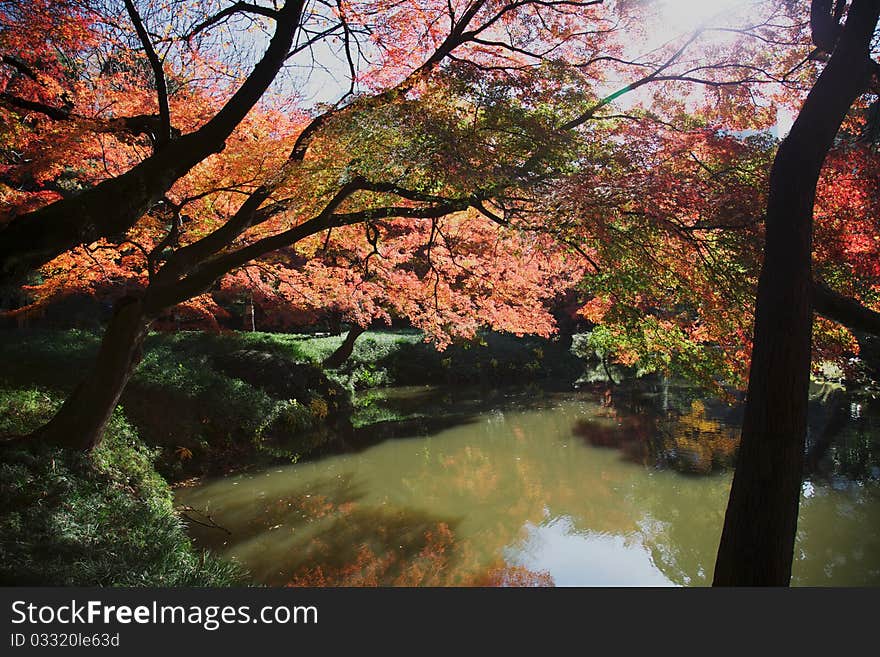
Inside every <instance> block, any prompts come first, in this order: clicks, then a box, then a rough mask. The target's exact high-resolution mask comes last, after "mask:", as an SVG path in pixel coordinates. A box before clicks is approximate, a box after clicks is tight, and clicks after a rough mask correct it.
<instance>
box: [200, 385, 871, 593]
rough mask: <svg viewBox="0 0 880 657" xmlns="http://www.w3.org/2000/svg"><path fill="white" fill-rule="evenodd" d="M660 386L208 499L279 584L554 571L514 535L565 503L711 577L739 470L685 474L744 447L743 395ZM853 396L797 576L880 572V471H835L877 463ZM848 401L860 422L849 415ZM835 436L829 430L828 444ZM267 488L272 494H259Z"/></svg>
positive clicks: (679, 569)
mask: <svg viewBox="0 0 880 657" xmlns="http://www.w3.org/2000/svg"><path fill="white" fill-rule="evenodd" d="M651 393H652V391H651V390H649V394H645V395H639V394H635V393H632V394H630V393H628V392H626V391H621V390H619V389H615V392H614V394H613V395H611V396H610V397H606V398H605V401H604V403H603V402H602V401H601V400H602V396H601V393H600V394H599V395H597V396H595V397H591V396H586V395H581V396H579V397H578V398H576V399H574V400H569V401H567V402H566V403H565V404H564V405H561V406H559V407H558V408H554V409H552V410H550V409H548V410H547V412H533V411H530V412H517V411H513V412H507V410H498V411H495V412H491V413H483V414H478V416H479V418H480V421H479V422H472V423H469V424H467V425H462V427H464V426H466V427H467V428H466V429H464V428H462V429H461V431H459V432H458V433H455V432H454V431H452V432H451V433H447V434H444V435H443V436H440V437H439V438H436V439H431V438H428V439H415V438H414V439H412V440H404V441H399V443H396V444H391V443H386V444H385V445H384V447H380V448H377V449H378V451H374V452H370V455H369V456H368V457H366V458H363V459H361V458H360V457H344V458H343V459H342V460H341V461H340V465H331V466H330V467H329V469H323V466H322V469H320V470H316V471H312V470H308V469H306V470H302V471H301V472H302V473H305V475H304V476H303V475H301V476H300V477H298V478H295V479H294V480H295V481H296V483H295V484H294V485H293V486H290V485H289V484H285V483H284V482H285V481H286V479H285V476H286V475H282V476H281V477H279V478H278V479H279V481H278V483H272V482H274V481H275V480H274V479H267V480H265V481H266V482H267V483H266V484H265V485H264V484H263V481H264V480H263V479H257V478H254V479H253V480H251V485H250V486H249V488H248V491H247V494H245V495H243V494H242V493H244V491H242V490H230V491H229V493H228V496H227V497H223V496H221V495H226V493H222V494H221V493H220V492H219V491H217V492H212V493H210V494H209V495H208V496H207V497H206V498H205V499H213V500H216V502H217V503H218V504H217V508H221V507H223V508H224V509H225V510H226V511H230V512H231V517H228V516H227V515H224V516H223V517H219V516H218V518H217V519H218V522H219V523H220V524H222V525H223V526H224V527H227V528H228V529H229V530H230V531H232V532H233V535H232V536H231V537H226V536H225V535H223V533H222V532H218V531H217V530H214V531H213V535H214V540H215V541H220V543H221V544H222V545H224V546H226V547H229V548H230V549H232V548H235V549H233V552H235V553H237V554H238V555H240V556H241V557H242V558H243V560H244V561H245V563H246V566H248V567H249V568H250V569H251V570H252V572H253V573H254V577H255V579H256V580H257V581H260V582H262V583H266V584H294V585H321V586H334V585H340V586H368V585H405V586H426V585H427V586H441V585H443V586H445V585H478V586H525V585H548V584H551V583H552V580H551V578H550V575H549V574H547V573H541V572H533V571H530V570H527V569H525V568H522V567H519V566H514V565H511V564H510V563H507V562H506V561H505V559H504V556H505V555H507V556H508V557H509V560H510V561H511V562H516V563H520V564H522V563H526V564H527V565H528V564H529V563H534V562H529V561H527V560H522V559H518V558H517V557H514V556H511V555H516V554H523V553H518V552H517V550H518V548H519V546H524V545H526V544H527V539H528V537H529V530H528V527H532V528H533V529H534V528H536V527H541V526H543V525H546V524H547V523H552V522H554V521H555V520H556V519H558V518H567V519H570V533H571V534H572V535H574V536H576V535H579V534H583V535H584V536H588V535H600V536H601V535H605V536H615V537H620V538H622V539H623V541H624V544H625V545H633V546H640V547H643V548H644V550H646V551H647V553H648V554H649V555H650V559H651V561H652V562H653V564H654V566H656V568H658V569H659V570H660V571H662V573H663V574H664V575H665V576H666V577H667V578H668V579H670V580H671V581H673V582H676V583H679V584H683V585H700V584H708V580H709V578H710V576H711V575H710V574H711V571H712V565H713V562H714V558H715V552H716V550H717V544H718V537H719V534H720V528H721V524H722V516H723V513H724V502H725V500H726V497H727V491H728V487H729V477H726V476H700V477H692V476H688V477H682V476H680V473H687V474H694V473H699V474H701V475H708V474H709V473H712V472H716V471H718V470H720V469H722V468H724V467H725V466H726V465H728V464H730V463H731V462H732V458H733V454H734V452H735V448H736V436H737V433H736V432H737V426H738V425H737V422H736V421H735V416H734V415H733V414H735V413H736V409H733V410H731V409H730V408H729V407H722V406H720V405H718V404H714V403H713V402H706V403H702V402H700V401H699V400H697V399H696V398H695V397H693V396H691V397H690V398H689V397H687V396H682V397H673V395H671V394H670V395H664V394H663V391H662V389H661V392H660V393H656V391H654V393H655V394H651ZM841 399H842V405H841V406H840V408H842V409H843V410H844V411H845V413H843V415H840V413H838V411H839V408H838V407H837V406H835V405H834V404H833V403H831V402H834V399H833V398H829V399H828V401H829V404H826V405H824V406H821V407H819V408H818V410H817V411H816V414H815V417H813V418H812V422H811V441H812V442H811V443H810V447H811V448H814V449H815V451H814V453H815V454H818V455H819V456H820V458H819V459H818V462H819V463H820V464H821V463H825V462H828V463H830V464H831V470H830V472H837V473H839V476H837V478H836V479H835V478H834V477H831V478H830V479H829V480H823V481H821V482H820V481H819V480H818V479H816V478H815V477H813V478H812V479H811V480H812V481H814V483H815V492H814V493H813V495H812V497H810V498H809V499H806V500H805V502H804V507H803V509H804V510H805V513H806V515H802V521H801V524H800V531H799V536H798V550H799V552H798V554H796V557H795V558H796V563H795V582H800V583H812V584H817V583H822V582H828V581H834V582H850V581H851V582H853V583H859V582H861V583H866V582H876V581H877V578H878V575H877V573H876V572H875V571H876V570H877V568H875V565H876V564H878V563H880V560H878V553H880V538H878V536H877V535H878V534H880V518H878V517H877V513H878V512H880V510H878V506H877V504H876V502H872V501H871V500H868V501H864V503H862V502H859V500H858V499H855V497H854V496H855V495H856V494H858V495H867V496H874V497H873V498H872V499H876V496H877V491H876V488H877V486H876V483H875V484H873V488H872V487H870V486H865V487H864V490H863V489H862V488H861V487H859V486H855V485H853V486H855V487H854V488H851V489H846V490H838V488H836V487H839V486H841V485H844V484H847V482H850V484H851V482H852V481H853V480H851V479H848V478H847V477H848V476H850V475H853V476H855V475H857V474H858V473H862V475H859V476H863V475H864V473H868V474H870V473H871V472H872V470H871V468H872V467H873V468H876V465H875V464H876V463H877V460H876V456H877V451H876V450H877V448H876V436H877V426H876V423H877V417H878V410H880V409H877V408H876V407H867V406H863V407H861V409H862V410H861V411H859V412H860V413H861V414H862V416H864V417H863V419H861V420H859V419H858V418H855V419H854V416H852V410H853V407H852V406H851V405H850V401H851V400H850V399H849V398H848V397H846V396H843V397H842V398H841ZM835 409H836V410H835ZM835 413H837V415H835ZM838 416H839V417H838ZM840 417H842V418H843V420H845V421H843V422H842V423H841V422H839V421H835V418H838V420H839V419H840ZM572 426H575V427H576V428H577V434H578V435H579V436H580V437H581V438H583V440H584V442H586V443H587V444H588V445H591V446H592V445H597V446H604V447H611V448H614V449H618V450H620V452H621V453H622V454H623V455H624V457H625V459H626V460H627V461H630V462H635V463H638V464H644V465H646V466H648V467H647V468H645V467H636V466H631V465H629V464H628V463H625V462H621V460H620V459H618V458H617V456H616V454H614V453H607V452H606V453H603V452H598V451H596V450H590V449H586V448H584V447H583V445H581V444H575V443H574V442H572V441H571V440H570V436H571V431H572ZM822 436H826V437H829V436H830V438H829V439H828V440H827V441H826V442H827V443H828V445H827V446H826V445H823V444H822V440H824V439H823V438H822ZM841 436H843V438H841ZM872 436H873V437H872ZM418 440H423V441H424V442H418ZM566 443H567V444H566ZM829 459H830V460H829ZM808 462H809V458H808ZM823 467H824V466H823ZM293 472H295V471H291V473H293ZM312 472H314V474H317V475H318V476H316V477H313V476H312V474H308V473H312ZM864 476H867V475H864ZM242 483H245V482H242ZM850 484H847V485H850ZM242 487H243V486H241V487H235V488H242ZM263 490H267V491H268V493H267V496H266V498H265V499H263V498H259V499H257V500H255V499H254V496H255V495H259V494H260V492H261V491H263ZM853 491H854V492H853ZM859 491H861V492H859ZM872 491H873V492H872ZM193 504H194V505H195V506H198V504H197V500H193ZM245 506H249V507H250V508H249V509H247V510H245V509H244V507H245ZM239 507H241V509H239ZM421 509H425V510H424V511H423V510H421ZM239 510H240V513H239V512H238V511H239ZM245 511H246V512H245ZM236 519H237V520H236ZM872 527H876V528H877V529H876V530H874V529H871V528H872ZM197 531H198V530H197ZM197 531H196V532H194V533H197ZM202 531H204V532H208V533H210V532H211V530H209V529H204V530H202ZM858 531H861V534H859V535H857V534H856V532H858ZM835 532H836V533H837V534H835ZM838 534H843V535H845V538H842V537H841V536H840V535H838ZM542 567H543V566H542ZM823 568H825V569H826V570H828V573H826V572H824V571H823V570H822V569H823ZM860 577H861V579H859V578H860ZM829 578H833V579H829ZM585 583H588V582H585Z"/></svg>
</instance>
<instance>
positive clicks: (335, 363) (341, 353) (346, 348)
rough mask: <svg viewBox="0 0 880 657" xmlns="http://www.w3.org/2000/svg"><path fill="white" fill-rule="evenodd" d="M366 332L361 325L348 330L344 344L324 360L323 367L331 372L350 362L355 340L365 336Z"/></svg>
mask: <svg viewBox="0 0 880 657" xmlns="http://www.w3.org/2000/svg"><path fill="white" fill-rule="evenodd" d="M366 330H367V329H366V328H365V327H363V326H360V325H359V324H355V325H354V326H352V327H351V328H350V329H349V330H348V335H346V336H345V340H343V341H342V344H341V345H339V347H338V348H337V349H336V351H334V352H333V353H332V354H330V355H329V356H327V358H325V359H324V362H323V363H322V365H323V366H324V367H325V368H326V369H330V370H332V369H336V368H337V367H341V366H342V364H343V363H344V362H345V361H347V360H348V358H349V356H351V352H352V351H354V343H355V340H357V339H358V338H359V337H360V336H361V335H363V334H364V333H365V332H366Z"/></svg>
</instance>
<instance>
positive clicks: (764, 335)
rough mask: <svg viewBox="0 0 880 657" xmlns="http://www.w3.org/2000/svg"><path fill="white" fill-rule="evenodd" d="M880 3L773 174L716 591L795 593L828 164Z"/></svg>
mask: <svg viewBox="0 0 880 657" xmlns="http://www.w3.org/2000/svg"><path fill="white" fill-rule="evenodd" d="M878 12H880V0H853V3H852V4H851V6H850V9H849V12H848V16H847V20H846V25H845V26H844V29H843V30H842V31H841V33H840V37H839V40H838V42H837V45H836V47H835V49H834V52H833V53H832V55H831V58H830V60H829V61H828V64H827V66H826V67H825V70H824V71H823V72H822V74H821V75H820V76H819V79H818V80H817V81H816V84H815V85H814V87H813V89H812V90H811V91H810V93H809V95H808V96H807V99H806V101H805V103H804V106H803V108H802V109H801V112H800V114H799V115H798V118H797V119H796V120H795V123H794V125H793V126H792V129H791V132H790V133H789V135H788V137H786V139H785V140H783V142H782V144H781V145H780V147H779V151H778V152H777V155H776V158H775V160H774V162H773V168H772V171H771V174H770V193H769V197H768V205H767V218H766V228H767V230H766V238H765V245H764V265H763V267H762V270H761V276H760V279H759V282H758V294H757V300H756V308H755V329H754V340H753V349H752V364H751V372H750V374H749V388H748V396H747V402H746V408H745V417H744V419H743V430H742V441H741V444H740V449H739V455H738V458H737V466H736V471H735V473H734V478H733V484H732V487H731V491H730V499H729V502H728V506H727V513H726V515H725V519H724V530H723V532H722V536H721V543H720V546H719V549H718V558H717V561H716V564H715V577H714V582H713V583H714V584H715V585H716V586H717V585H721V586H730V585H752V586H755V585H775V586H787V585H788V584H789V582H790V579H791V566H792V557H793V553H794V541H795V533H796V530H797V516H798V505H799V502H800V490H801V479H802V473H803V466H804V440H805V437H806V425H807V402H808V392H809V380H810V356H811V333H812V322H813V307H812V282H811V281H812V274H811V252H812V224H813V205H814V201H815V194H816V184H817V182H818V178H819V173H820V170H821V168H822V164H823V162H824V160H825V156H826V155H827V153H828V150H829V149H830V148H831V146H832V144H833V142H834V138H835V136H836V134H837V131H838V129H839V128H840V124H841V122H842V121H843V119H844V117H845V116H846V113H847V111H848V110H849V108H850V106H851V105H852V103H853V101H854V100H855V99H856V98H857V97H858V96H859V95H860V94H861V93H863V91H864V89H865V88H866V87H867V84H868V82H869V80H870V76H871V71H872V62H871V60H870V56H869V44H870V41H871V37H872V35H873V32H874V28H875V26H876V24H877V17H878Z"/></svg>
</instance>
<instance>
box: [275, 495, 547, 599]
mask: <svg viewBox="0 0 880 657" xmlns="http://www.w3.org/2000/svg"><path fill="white" fill-rule="evenodd" d="M290 572H291V574H290V575H289V576H288V581H287V584H288V585H290V586H552V585H553V579H552V578H551V577H550V575H549V574H547V573H536V572H533V571H530V570H528V569H526V568H523V567H518V566H508V565H506V564H503V563H500V564H496V565H493V566H491V567H488V568H487V567H486V566H485V565H482V564H481V563H480V562H479V560H478V559H477V558H475V557H474V555H473V554H472V552H471V551H470V550H469V544H468V543H467V542H460V541H457V540H456V535H455V531H454V530H453V529H452V528H451V527H450V524H449V523H447V522H443V521H439V520H437V519H435V518H431V517H430V516H428V515H427V514H420V513H415V512H412V511H407V512H404V513H393V512H386V511H383V510H381V509H372V510H358V511H355V512H354V513H351V514H348V515H347V516H346V517H344V518H339V519H337V520H336V521H334V522H333V524H332V525H331V526H330V527H328V528H326V529H325V530H323V531H322V532H320V534H318V535H317V536H316V537H315V538H313V539H312V540H311V541H310V543H309V544H308V545H307V546H306V547H305V549H304V550H302V551H301V552H300V553H299V554H298V555H297V563H296V564H294V565H292V566H291V568H290ZM270 583H281V582H270Z"/></svg>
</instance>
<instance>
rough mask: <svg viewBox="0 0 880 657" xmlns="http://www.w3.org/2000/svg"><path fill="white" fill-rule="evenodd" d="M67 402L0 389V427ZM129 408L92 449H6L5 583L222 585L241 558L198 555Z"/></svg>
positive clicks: (8, 430)
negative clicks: (130, 419)
mask: <svg viewBox="0 0 880 657" xmlns="http://www.w3.org/2000/svg"><path fill="white" fill-rule="evenodd" d="M58 404H59V401H58V400H55V399H53V398H52V397H51V396H50V395H48V394H46V393H45V392H42V391H40V390H10V389H0V434H23V433H26V432H28V431H31V430H33V429H34V428H36V427H37V426H39V424H41V423H42V422H44V421H45V420H47V419H48V418H49V417H50V416H51V414H52V412H53V411H54V410H55V409H57V406H58ZM153 457H154V454H153V453H151V452H150V451H149V450H148V449H147V448H146V447H145V446H144V445H143V443H142V442H141V441H140V440H139V438H138V436H137V434H136V433H135V431H134V430H133V429H132V427H131V425H130V424H129V423H128V422H127V421H126V420H125V418H124V417H123V415H122V413H121V411H117V412H116V413H115V414H114V416H113V418H112V420H111V422H110V426H109V428H108V431H107V433H106V435H105V437H104V441H103V442H102V443H101V445H100V446H99V447H98V448H97V449H96V450H95V451H94V452H92V453H91V454H79V453H71V452H68V451H65V450H61V449H58V448H53V447H48V446H46V445H38V444H37V445H26V446H14V447H13V446H5V447H4V449H3V454H2V463H0V499H2V500H3V507H2V508H0V536H2V538H0V583H3V584H5V585H12V584H16V585H38V586H222V585H229V584H233V583H238V582H240V581H243V573H241V571H239V570H238V568H237V567H235V566H233V565H232V564H228V563H226V562H223V561H220V560H218V559H216V558H214V557H211V556H209V555H208V554H207V553H200V552H197V551H196V550H195V549H194V548H193V547H192V544H191V542H190V540H189V538H188V537H187V535H186V532H185V530H184V528H183V525H182V524H181V521H180V519H179V518H178V516H177V514H176V513H175V511H174V506H173V498H172V494H171V490H170V489H169V487H168V485H167V484H166V483H165V481H164V480H163V479H162V477H161V476H159V475H158V474H157V473H156V471H155V470H154V468H153Z"/></svg>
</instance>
